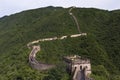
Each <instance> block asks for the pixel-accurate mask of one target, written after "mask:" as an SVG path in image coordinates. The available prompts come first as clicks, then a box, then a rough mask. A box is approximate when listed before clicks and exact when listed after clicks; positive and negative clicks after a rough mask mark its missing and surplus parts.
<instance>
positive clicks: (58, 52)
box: [0, 7, 120, 80]
mask: <svg viewBox="0 0 120 80" xmlns="http://www.w3.org/2000/svg"><path fill="white" fill-rule="evenodd" d="M68 10H69V8H68V9H65V8H61V7H57V8H55V7H46V8H40V9H35V10H29V11H24V12H21V13H17V14H14V15H11V16H5V17H3V18H0V61H1V62H0V80H70V76H69V75H68V74H67V72H66V70H65V63H64V61H63V59H62V57H63V56H65V55H71V54H78V55H80V56H83V57H86V58H89V59H90V60H91V63H92V75H91V76H92V77H93V78H94V79H95V80H120V62H119V61H120V23H119V22H120V11H119V10H116V11H106V10H99V9H94V8H89V9H87V8H76V9H74V10H73V13H74V14H75V16H76V17H77V19H78V22H79V24H80V29H81V31H82V32H87V33H88V36H86V37H79V38H68V39H65V40H61V41H60V40H56V41H51V42H49V41H48V42H42V43H39V44H41V48H42V51H41V52H39V53H38V54H37V59H38V60H41V61H43V62H45V63H52V64H56V65H57V68H55V69H52V70H49V71H45V72H41V71H37V70H34V69H32V68H31V67H30V66H29V63H28V56H29V53H30V51H31V50H29V49H28V48H27V46H26V44H27V43H28V42H30V41H33V40H37V39H40V38H47V37H54V36H63V35H71V34H77V33H78V31H77V28H76V25H75V23H74V20H73V19H72V17H71V16H70V15H69V14H68Z"/></svg>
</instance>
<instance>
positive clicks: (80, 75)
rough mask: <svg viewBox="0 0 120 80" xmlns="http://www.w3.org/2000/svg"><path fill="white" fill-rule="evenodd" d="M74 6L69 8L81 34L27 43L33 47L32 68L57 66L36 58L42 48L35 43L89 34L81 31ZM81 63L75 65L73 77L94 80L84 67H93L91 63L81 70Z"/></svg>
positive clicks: (40, 68)
mask: <svg viewBox="0 0 120 80" xmlns="http://www.w3.org/2000/svg"><path fill="white" fill-rule="evenodd" d="M73 8H75V7H72V8H71V9H70V10H69V14H70V15H71V16H72V17H73V19H74V21H75V23H76V25H77V29H78V32H79V34H74V35H70V36H66V35H65V36H62V37H53V38H44V39H39V40H34V41H32V42H29V43H28V44H27V47H28V48H29V49H31V48H32V51H31V52H30V54H29V63H30V65H31V67H32V68H34V69H37V70H48V69H51V68H54V67H55V65H53V64H46V63H42V62H40V61H37V60H36V58H35V57H36V54H37V52H38V51H40V50H41V49H40V45H39V46H36V45H34V44H36V43H40V42H45V41H53V40H63V39H66V38H68V37H70V38H75V37H80V36H87V33H82V32H81V31H80V27H79V24H78V21H77V18H76V17H75V16H74V14H73V13H72V12H71V11H72V9H73ZM80 65H81V64H79V65H78V66H77V67H76V66H74V68H75V70H74V72H72V73H73V76H72V77H73V78H72V80H93V79H91V78H86V77H87V76H86V71H84V69H85V70H87V67H89V68H90V67H91V65H90V63H89V65H88V66H82V67H83V69H82V70H80ZM79 72H80V73H79ZM88 73H90V74H91V72H89V71H88Z"/></svg>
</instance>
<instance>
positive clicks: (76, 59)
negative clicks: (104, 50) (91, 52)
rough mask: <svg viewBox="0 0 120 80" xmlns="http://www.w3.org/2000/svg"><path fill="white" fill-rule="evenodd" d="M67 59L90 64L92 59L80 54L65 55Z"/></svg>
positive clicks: (70, 61) (73, 62)
mask: <svg viewBox="0 0 120 80" xmlns="http://www.w3.org/2000/svg"><path fill="white" fill-rule="evenodd" d="M64 59H65V61H66V62H68V63H72V64H74V65H75V64H89V63H90V60H89V59H86V58H82V57H81V56H78V55H73V56H67V57H64Z"/></svg>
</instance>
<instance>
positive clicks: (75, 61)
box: [64, 55, 91, 80]
mask: <svg viewBox="0 0 120 80" xmlns="http://www.w3.org/2000/svg"><path fill="white" fill-rule="evenodd" d="M64 60H65V62H66V63H67V71H68V72H69V73H70V74H71V75H72V78H73V79H72V80H91V79H90V78H89V75H90V74H91V64H90V60H89V59H85V58H82V57H81V56H78V55H74V56H67V57H64Z"/></svg>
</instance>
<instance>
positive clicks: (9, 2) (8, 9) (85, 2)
mask: <svg viewBox="0 0 120 80" xmlns="http://www.w3.org/2000/svg"><path fill="white" fill-rule="evenodd" d="M46 6H63V7H70V6H76V7H87V8H88V7H94V8H100V9H107V10H114V9H120V0H0V17H2V16H5V15H10V14H14V13H17V12H20V11H24V10H28V9H35V8H40V7H46Z"/></svg>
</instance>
